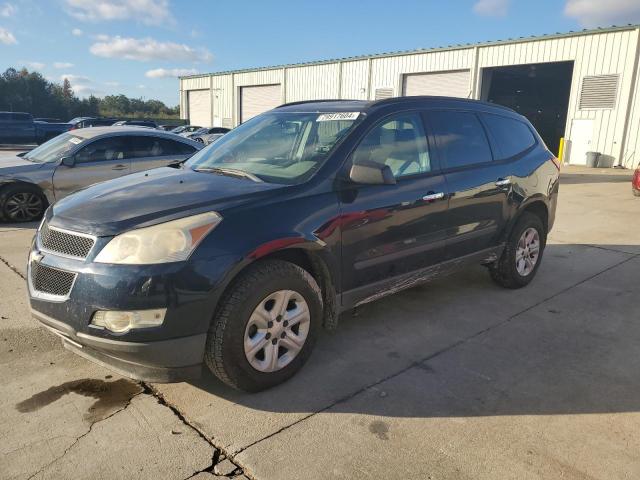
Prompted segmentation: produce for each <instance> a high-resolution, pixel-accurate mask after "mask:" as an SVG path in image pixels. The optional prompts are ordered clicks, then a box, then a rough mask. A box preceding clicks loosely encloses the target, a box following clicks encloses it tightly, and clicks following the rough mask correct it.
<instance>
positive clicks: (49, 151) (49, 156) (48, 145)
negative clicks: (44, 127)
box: [22, 133, 85, 163]
mask: <svg viewBox="0 0 640 480" xmlns="http://www.w3.org/2000/svg"><path fill="white" fill-rule="evenodd" d="M84 141H85V139H84V138H82V137H77V136H75V135H71V134H70V133H63V134H61V135H58V136H57V137H54V138H52V139H51V140H49V141H48V142H45V143H43V144H42V145H40V146H39V147H37V148H34V149H33V150H31V151H30V152H29V153H27V154H26V155H25V156H24V157H22V158H25V159H27V160H29V161H31V162H36V163H51V162H57V161H58V160H60V158H62V157H63V156H64V154H65V153H67V152H68V151H69V150H71V149H72V148H74V147H75V146H76V145H80V144H81V143H82V142H84Z"/></svg>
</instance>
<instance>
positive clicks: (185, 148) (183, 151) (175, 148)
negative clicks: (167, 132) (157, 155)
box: [157, 138, 196, 155]
mask: <svg viewBox="0 0 640 480" xmlns="http://www.w3.org/2000/svg"><path fill="white" fill-rule="evenodd" d="M157 140H158V142H159V144H160V148H161V149H162V155H192V154H193V153H194V152H195V151H196V149H195V147H192V146H191V145H187V144H186V143H182V142H174V141H173V140H168V139H166V138H158V139H157Z"/></svg>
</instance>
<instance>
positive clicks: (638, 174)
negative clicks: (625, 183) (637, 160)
mask: <svg viewBox="0 0 640 480" xmlns="http://www.w3.org/2000/svg"><path fill="white" fill-rule="evenodd" d="M631 191H632V192H633V194H634V195H635V196H636V197H640V166H638V168H636V171H635V172H634V173H633V178H632V179H631Z"/></svg>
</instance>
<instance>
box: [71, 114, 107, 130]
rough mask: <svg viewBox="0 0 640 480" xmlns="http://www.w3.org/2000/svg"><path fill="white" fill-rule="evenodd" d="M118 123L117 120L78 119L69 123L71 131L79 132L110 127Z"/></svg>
mask: <svg viewBox="0 0 640 480" xmlns="http://www.w3.org/2000/svg"><path fill="white" fill-rule="evenodd" d="M117 121H118V119H117V118H102V117H76V118H74V119H72V120H69V123H70V124H71V130H77V129H79V128H90V127H108V126H110V125H113V123H114V122H117Z"/></svg>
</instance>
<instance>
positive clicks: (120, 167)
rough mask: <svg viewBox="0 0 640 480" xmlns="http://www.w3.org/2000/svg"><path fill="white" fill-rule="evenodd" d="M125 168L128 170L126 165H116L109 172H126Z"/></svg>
mask: <svg viewBox="0 0 640 480" xmlns="http://www.w3.org/2000/svg"><path fill="white" fill-rule="evenodd" d="M127 168H129V167H127V166H126V165H122V164H120V165H116V166H115V167H113V168H112V169H111V170H126V169H127Z"/></svg>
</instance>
